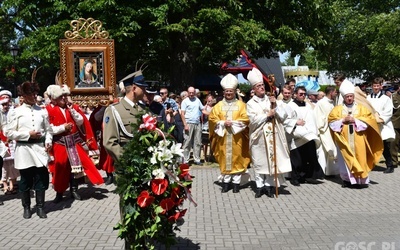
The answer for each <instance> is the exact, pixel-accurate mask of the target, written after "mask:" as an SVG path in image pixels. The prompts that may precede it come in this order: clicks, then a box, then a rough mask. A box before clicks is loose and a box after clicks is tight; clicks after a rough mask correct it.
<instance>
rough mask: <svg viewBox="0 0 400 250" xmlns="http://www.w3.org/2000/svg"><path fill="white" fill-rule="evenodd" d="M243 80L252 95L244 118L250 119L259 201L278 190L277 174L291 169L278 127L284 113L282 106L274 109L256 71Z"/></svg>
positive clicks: (252, 71) (283, 131) (281, 131)
mask: <svg viewBox="0 0 400 250" xmlns="http://www.w3.org/2000/svg"><path fill="white" fill-rule="evenodd" d="M247 79H248V80H249V82H250V84H251V85H252V87H253V90H254V93H255V95H254V96H253V98H251V99H250V100H249V101H248V102H247V115H248V116H249V119H250V124H249V128H250V150H251V160H252V162H253V167H254V171H255V178H256V185H257V190H256V194H255V197H256V198H259V197H261V195H262V194H263V193H265V194H266V195H267V196H268V197H271V198H273V197H274V194H273V193H274V192H273V190H274V187H279V186H280V184H281V183H282V182H284V178H283V177H282V175H281V174H283V173H287V172H290V171H291V170H292V168H291V165H290V158H289V149H288V145H287V141H286V137H285V130H284V128H283V125H282V121H283V120H284V119H286V117H287V114H286V111H285V108H284V107H283V106H279V107H277V108H275V107H274V106H275V105H276V103H275V102H276V100H275V97H274V96H267V95H266V94H265V85H264V80H263V75H262V73H261V72H260V71H259V70H258V69H256V68H253V69H252V70H251V71H250V72H249V74H248V75H247ZM271 104H273V105H271ZM273 126H275V128H273ZM273 130H275V134H273ZM274 141H275V147H274ZM275 163H276V164H275ZM275 167H277V169H276V174H277V176H275ZM276 177H277V179H276V180H275V178H276ZM276 185H278V186H276Z"/></svg>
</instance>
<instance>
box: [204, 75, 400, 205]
mask: <svg viewBox="0 0 400 250" xmlns="http://www.w3.org/2000/svg"><path fill="white" fill-rule="evenodd" d="M247 80H248V81H249V82H250V84H251V86H252V89H251V97H250V99H249V100H247V101H246V103H245V102H243V101H242V100H240V99H242V98H240V97H239V96H236V95H235V93H236V92H237V86H238V80H237V79H236V77H235V76H233V75H230V74H228V75H227V76H225V77H224V78H223V79H222V81H221V87H222V88H223V90H224V91H223V97H224V98H223V99H222V100H221V101H219V102H217V104H216V105H215V106H214V107H213V108H212V109H211V114H210V115H209V118H208V124H209V134H210V142H211V149H212V152H213V154H214V156H215V159H216V161H217V162H218V164H219V166H220V170H221V176H220V177H219V181H220V182H222V192H223V193H225V192H228V191H229V190H230V189H232V190H233V192H234V193H237V192H239V191H240V183H241V177H242V176H244V174H246V173H247V171H248V168H249V167H252V168H253V169H254V175H255V183H256V190H255V197H256V198H259V197H261V196H262V195H263V194H266V195H267V196H268V197H274V196H275V195H278V193H279V187H280V186H281V184H282V183H283V182H284V181H285V180H290V183H291V185H292V186H301V185H302V184H304V183H309V184H322V183H323V182H322V181H321V180H323V179H324V178H325V177H327V176H337V175H339V176H340V178H341V180H342V187H348V188H367V187H368V184H369V172H370V171H371V170H372V169H373V168H374V167H375V165H376V164H377V163H378V162H379V161H380V159H381V157H382V155H383V157H384V158H385V164H386V167H387V168H386V169H385V170H384V171H383V173H393V171H394V168H396V167H397V164H398V159H397V157H398V141H399V133H398V125H397V123H398V119H399V118H398V116H399V114H398V113H397V110H398V109H399V103H400V96H399V93H398V87H397V86H395V87H394V88H393V89H394V90H395V91H384V89H383V88H384V81H383V79H382V78H376V79H374V80H373V81H372V83H371V93H366V92H364V91H363V90H362V89H361V88H360V87H358V86H355V85H354V84H353V83H351V82H350V81H349V80H347V79H346V78H345V76H344V75H343V74H337V75H335V76H334V81H335V84H336V86H327V87H326V89H325V91H324V92H322V91H314V90H307V89H306V88H305V87H304V86H296V81H295V80H294V79H289V80H288V81H287V82H286V83H285V84H284V86H282V88H281V90H280V91H278V90H277V89H276V88H275V86H274V84H273V82H272V84H271V85H269V86H268V85H266V84H265V81H264V77H263V75H262V73H261V72H260V71H259V70H258V69H256V68H253V69H252V70H251V71H250V72H249V73H248V76H247ZM364 90H365V88H364ZM243 99H245V98H243ZM392 121H393V122H392Z"/></svg>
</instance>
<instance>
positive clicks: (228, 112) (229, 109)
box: [222, 103, 239, 120]
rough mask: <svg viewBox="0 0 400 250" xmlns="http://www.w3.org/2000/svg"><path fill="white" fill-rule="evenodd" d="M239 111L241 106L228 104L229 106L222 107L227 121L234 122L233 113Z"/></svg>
mask: <svg viewBox="0 0 400 250" xmlns="http://www.w3.org/2000/svg"><path fill="white" fill-rule="evenodd" d="M236 110H239V106H237V105H234V103H228V105H224V106H222V111H226V112H225V120H232V114H233V111H236Z"/></svg>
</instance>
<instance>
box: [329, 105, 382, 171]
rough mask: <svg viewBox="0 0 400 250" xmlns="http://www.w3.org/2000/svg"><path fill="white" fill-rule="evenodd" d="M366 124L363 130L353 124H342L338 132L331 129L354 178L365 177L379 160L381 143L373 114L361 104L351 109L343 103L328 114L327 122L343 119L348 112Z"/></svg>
mask: <svg viewBox="0 0 400 250" xmlns="http://www.w3.org/2000/svg"><path fill="white" fill-rule="evenodd" d="M349 112H350V113H351V114H352V116H353V117H354V118H355V119H358V120H360V121H362V122H364V123H366V124H367V125H368V127H367V129H366V130H364V131H356V129H355V125H349V124H343V125H342V126H343V127H342V130H341V131H340V132H334V131H332V130H331V133H332V137H333V139H334V141H335V143H336V144H337V146H338V147H339V149H340V152H341V154H342V156H343V159H344V161H345V164H346V166H347V168H348V169H349V172H350V173H352V174H353V175H354V177H356V178H367V177H368V173H369V172H370V171H371V170H372V169H373V168H374V166H375V164H376V163H377V162H379V160H380V158H381V156H382V153H383V143H382V138H381V136H380V132H379V127H378V124H377V123H376V120H375V117H374V115H372V113H371V112H370V111H369V110H368V109H367V108H366V107H364V106H362V105H354V106H353V108H352V109H351V110H349V108H347V107H346V106H345V105H338V106H336V107H335V108H334V109H333V110H332V111H331V113H330V114H329V117H328V121H329V123H331V122H334V121H338V120H341V119H343V118H344V117H345V116H347V115H348V114H349Z"/></svg>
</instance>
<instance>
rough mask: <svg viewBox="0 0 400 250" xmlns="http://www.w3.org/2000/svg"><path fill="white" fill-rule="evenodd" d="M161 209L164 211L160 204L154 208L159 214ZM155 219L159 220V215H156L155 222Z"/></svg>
mask: <svg viewBox="0 0 400 250" xmlns="http://www.w3.org/2000/svg"><path fill="white" fill-rule="evenodd" d="M163 211H164V209H163V208H162V207H161V206H157V207H156V209H155V212H156V214H160V213H162V212H163ZM157 219H158V220H160V216H157V217H156V222H157Z"/></svg>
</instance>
